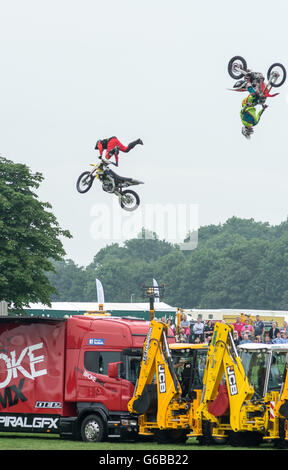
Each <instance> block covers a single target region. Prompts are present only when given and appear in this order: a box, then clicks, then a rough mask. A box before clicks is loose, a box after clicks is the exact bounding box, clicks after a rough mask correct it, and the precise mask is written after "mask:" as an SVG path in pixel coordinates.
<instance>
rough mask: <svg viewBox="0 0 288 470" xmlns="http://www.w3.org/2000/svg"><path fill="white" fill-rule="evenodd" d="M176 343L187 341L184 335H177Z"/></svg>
mask: <svg viewBox="0 0 288 470" xmlns="http://www.w3.org/2000/svg"><path fill="white" fill-rule="evenodd" d="M177 342H178V343H187V339H186V336H185V335H183V334H182V333H180V335H179V339H178V341H177Z"/></svg>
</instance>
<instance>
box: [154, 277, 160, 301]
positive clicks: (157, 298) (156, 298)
mask: <svg viewBox="0 0 288 470" xmlns="http://www.w3.org/2000/svg"><path fill="white" fill-rule="evenodd" d="M153 286H154V292H155V294H158V297H154V302H160V297H159V289H158V283H157V281H156V279H153Z"/></svg>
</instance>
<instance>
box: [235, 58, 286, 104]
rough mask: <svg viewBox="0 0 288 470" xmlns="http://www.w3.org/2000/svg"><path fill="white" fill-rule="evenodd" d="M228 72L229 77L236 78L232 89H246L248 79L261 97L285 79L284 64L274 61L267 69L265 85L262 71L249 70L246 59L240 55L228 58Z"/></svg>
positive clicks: (265, 95) (267, 94)
mask: <svg viewBox="0 0 288 470" xmlns="http://www.w3.org/2000/svg"><path fill="white" fill-rule="evenodd" d="M228 73H229V75H230V77H232V78H234V80H237V82H236V83H235V85H234V87H233V90H234V91H248V82H249V81H250V83H251V85H252V87H253V88H255V89H256V91H257V92H258V93H259V94H260V95H263V96H262V99H264V98H267V97H268V96H269V93H270V91H271V89H272V87H275V88H278V87H280V86H282V85H283V83H284V82H285V80H286V69H285V67H284V65H282V64H279V63H274V64H272V65H271V66H270V67H269V69H268V71H267V80H268V82H267V85H265V83H264V76H263V75H262V73H259V72H252V70H249V69H248V68H247V62H246V60H245V59H244V58H243V57H241V56H235V57H232V59H230V60H229V63H228ZM243 77H244V78H243ZM240 79H243V80H240ZM277 94H278V93H277ZM270 96H275V95H270ZM264 101H265V100H264Z"/></svg>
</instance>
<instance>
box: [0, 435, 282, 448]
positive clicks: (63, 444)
mask: <svg viewBox="0 0 288 470" xmlns="http://www.w3.org/2000/svg"><path fill="white" fill-rule="evenodd" d="M245 449H247V450H253V449H254V450H274V448H273V446H272V445H271V444H268V443H265V444H262V445H261V446H260V447H257V448H256V447H255V448H251V447H249V448H245V447H237V448H234V447H231V446H227V445H217V446H209V447H208V446H200V445H199V444H198V443H197V441H196V439H195V438H190V439H188V441H187V442H186V444H182V445H171V444H167V445H163V444H162V445H160V444H157V443H156V442H155V443H153V442H149V443H148V442H138V443H135V442H121V443H120V442H101V443H95V444H94V443H86V442H82V441H70V440H63V439H60V438H59V437H58V436H55V435H50V436H47V435H45V436H44V435H41V434H38V435H35V434H34V435H31V434H16V433H15V434H12V433H0V450H1V451H2V450H8V451H9V450H13V451H15V450H21V451H22V450H27V451H35V450H39V451H41V450H44V451H47V450H51V451H61V450H62V451H86V450H90V451H91V450H92V451H116V453H117V451H122V452H123V451H129V452H132V451H134V452H137V451H141V452H143V451H144V452H149V451H151V450H154V451H159V452H161V451H168V450H172V451H174V452H175V451H181V452H182V453H183V451H186V452H191V451H215V450H218V451H223V450H230V451H231V450H245Z"/></svg>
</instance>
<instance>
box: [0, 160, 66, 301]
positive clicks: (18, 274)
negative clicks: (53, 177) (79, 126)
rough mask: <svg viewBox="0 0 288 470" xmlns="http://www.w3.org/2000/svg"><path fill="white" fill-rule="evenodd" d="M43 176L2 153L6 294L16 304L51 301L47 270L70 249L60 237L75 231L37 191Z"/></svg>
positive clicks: (0, 213) (0, 289) (0, 266)
mask: <svg viewBox="0 0 288 470" xmlns="http://www.w3.org/2000/svg"><path fill="white" fill-rule="evenodd" d="M43 179H44V178H43V176H42V175H41V174H40V173H35V174H32V173H31V171H30V169H29V168H28V167H27V166H26V165H24V164H20V163H14V162H12V161H10V160H7V159H5V158H3V157H1V158H0V299H1V300H5V301H7V302H8V304H9V305H10V304H12V303H13V305H14V307H15V308H22V307H23V306H26V305H28V304H29V303H30V302H39V301H40V302H42V303H44V304H48V305H50V296H51V294H52V293H53V292H55V288H54V287H52V286H51V284H50V282H49V280H48V278H47V272H48V271H51V270H52V271H53V270H54V266H53V264H52V261H53V260H56V261H57V260H60V259H61V258H62V257H63V256H64V255H65V251H64V249H63V245H62V242H61V240H60V237H69V238H70V237H71V234H70V233H69V231H67V230H62V229H61V228H60V226H59V224H58V222H57V220H56V217H55V216H54V215H53V214H52V212H51V211H50V209H51V205H50V204H49V203H48V202H41V201H39V199H38V196H37V194H36V193H35V190H36V189H37V188H38V187H39V185H40V183H41V182H42V181H43Z"/></svg>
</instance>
